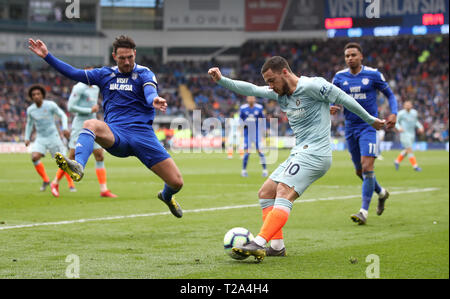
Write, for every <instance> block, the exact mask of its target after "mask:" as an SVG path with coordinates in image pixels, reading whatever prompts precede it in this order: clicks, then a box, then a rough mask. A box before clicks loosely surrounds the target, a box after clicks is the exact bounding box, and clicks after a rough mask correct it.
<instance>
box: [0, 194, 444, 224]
mask: <svg viewBox="0 0 450 299" xmlns="http://www.w3.org/2000/svg"><path fill="white" fill-rule="evenodd" d="M437 190H439V188H423V189H411V190H404V191H392V192H390V194H392V195H395V194H405V193H417V192H429V191H437ZM360 196H361V194H357V195H345V196H332V197H325V198H312V199H303V200H299V201H296V202H294V203H296V204H297V203H306V202H316V201H327V200H340V199H351V198H358V197H360ZM253 207H259V204H249V205H237V206H224V207H215V208H204V209H193V210H185V211H183V213H201V212H213V211H222V210H231V209H242V208H253ZM170 214H171V213H170V212H159V213H148V214H132V215H124V216H109V217H100V218H88V219H78V220H66V221H56V222H42V223H30V224H20V225H12V226H4V227H0V230H8V229H17V228H28V227H37V226H49V225H63V224H74V223H86V222H94V221H107V220H118V219H130V218H138V217H153V216H161V215H170Z"/></svg>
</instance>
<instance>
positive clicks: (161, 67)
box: [0, 35, 449, 142]
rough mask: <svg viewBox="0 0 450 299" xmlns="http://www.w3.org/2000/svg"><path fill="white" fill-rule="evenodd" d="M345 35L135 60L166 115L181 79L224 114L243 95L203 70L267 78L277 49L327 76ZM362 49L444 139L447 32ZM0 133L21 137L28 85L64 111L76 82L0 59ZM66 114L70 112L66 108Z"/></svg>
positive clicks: (198, 99) (373, 41)
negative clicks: (176, 58) (213, 54)
mask: <svg viewBox="0 0 450 299" xmlns="http://www.w3.org/2000/svg"><path fill="white" fill-rule="evenodd" d="M348 41H349V40H347V39H332V40H331V39H328V40H315V41H300V42H298V41H249V42H247V43H245V44H244V45H243V46H242V48H241V53H240V59H239V62H234V63H230V62H227V63H220V62H218V61H214V60H213V61H209V62H169V63H166V64H162V63H160V61H161V59H159V58H154V57H144V58H142V59H141V61H137V62H138V63H139V64H142V65H145V66H148V67H150V68H151V69H152V70H153V72H154V73H155V74H156V75H157V78H158V83H159V94H160V96H162V97H164V98H166V99H167V100H168V105H169V108H168V109H167V112H166V114H167V115H174V116H187V117H189V113H188V112H189V111H187V110H186V108H185V107H184V105H183V101H182V99H181V96H180V94H179V91H178V85H179V84H186V85H187V86H188V88H189V90H190V91H191V92H192V95H193V98H194V101H195V103H196V107H197V109H201V111H202V118H207V117H216V118H219V119H221V120H222V121H225V118H228V117H232V115H233V114H234V113H235V112H236V111H238V109H239V106H240V105H241V104H243V103H244V102H245V98H244V97H242V96H239V95H235V94H234V93H232V92H230V91H228V90H226V89H224V88H221V87H219V86H218V85H217V84H214V83H213V82H212V81H211V79H210V78H209V76H207V74H206V72H207V70H208V69H209V68H210V67H212V66H219V67H220V68H221V70H222V72H223V74H224V75H226V76H230V77H233V78H238V79H241V80H246V81H249V82H253V83H255V84H258V85H264V82H263V80H262V77H261V75H260V67H261V65H262V64H263V63H264V60H265V59H266V58H267V57H270V56H273V55H280V56H283V57H285V58H286V59H287V60H288V62H289V63H290V65H291V67H292V70H293V71H294V72H295V73H296V74H298V75H305V76H322V77H324V78H325V79H327V80H329V81H331V80H332V79H333V76H334V74H335V73H336V72H337V71H339V70H341V69H344V68H345V65H344V57H343V48H344V45H345V44H346V43H347V42H348ZM358 41H359V42H360V43H361V46H362V48H363V51H364V57H365V60H364V62H363V63H364V65H367V66H371V67H375V68H378V69H379V70H380V71H381V72H382V73H383V74H384V76H385V78H386V79H387V80H388V82H389V84H390V86H391V88H392V90H393V91H394V93H395V95H396V97H397V100H398V105H399V108H401V106H402V105H403V102H404V101H405V100H406V99H411V100H413V103H414V106H415V109H417V110H418V112H419V117H420V120H421V121H422V123H423V125H424V127H425V134H424V135H423V136H418V139H419V140H423V141H428V142H443V141H448V140H449V137H448V115H449V78H448V71H449V53H448V51H449V39H448V35H445V36H441V35H439V36H423V37H396V38H395V39H394V38H364V39H360V40H358ZM0 82H1V85H0V141H12V142H20V141H22V140H23V134H24V129H25V121H26V109H27V107H28V106H29V105H30V104H31V102H30V101H29V99H28V98H27V92H26V91H27V88H28V87H29V86H30V85H31V84H35V83H40V84H42V85H44V86H45V87H46V89H47V92H48V96H47V98H48V99H51V100H54V101H55V102H56V103H57V104H58V105H59V106H60V107H61V108H62V109H63V110H65V111H67V99H68V97H69V95H70V91H71V88H72V86H73V85H74V84H75V82H73V81H71V80H69V79H67V78H65V77H63V76H62V75H60V74H59V73H57V72H56V71H54V70H52V69H50V68H49V67H48V66H44V67H43V68H42V69H38V70H32V69H30V67H29V66H28V65H26V64H21V63H12V62H10V63H5V64H4V65H3V66H0ZM379 101H380V103H379V113H380V115H381V117H383V116H384V115H386V114H387V113H388V112H389V105H388V104H387V100H385V99H384V97H383V96H380V97H379ZM259 102H260V103H261V104H263V105H264V106H265V112H266V117H267V119H269V118H271V117H276V118H278V123H279V135H280V136H284V135H290V134H292V131H291V130H290V128H289V125H288V122H287V118H286V116H285V114H284V113H282V112H281V110H280V108H279V107H278V105H277V104H276V103H275V102H274V101H266V100H263V99H259ZM68 115H69V114H68ZM343 131H344V119H343V114H342V113H339V114H337V115H334V116H333V117H332V135H333V136H336V137H342V136H343ZM394 138H396V134H395V133H394V132H393V131H390V132H386V135H385V140H394Z"/></svg>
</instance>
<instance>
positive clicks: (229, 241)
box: [223, 227, 253, 260]
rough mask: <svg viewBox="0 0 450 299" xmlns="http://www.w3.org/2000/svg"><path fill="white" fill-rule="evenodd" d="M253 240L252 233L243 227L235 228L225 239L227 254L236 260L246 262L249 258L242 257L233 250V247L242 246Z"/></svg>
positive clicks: (224, 244)
mask: <svg viewBox="0 0 450 299" xmlns="http://www.w3.org/2000/svg"><path fill="white" fill-rule="evenodd" d="M252 240H253V235H252V233H251V232H250V231H249V230H248V229H246V228H243V227H235V228H232V229H230V230H229V231H228V232H227V233H226V234H225V237H224V238H223V247H224V249H225V252H226V253H227V254H228V255H229V256H231V257H232V258H234V259H236V260H244V259H246V258H247V257H248V256H240V255H237V254H235V253H233V251H232V250H231V249H232V248H233V247H237V246H242V245H244V244H245V243H248V242H250V241H252Z"/></svg>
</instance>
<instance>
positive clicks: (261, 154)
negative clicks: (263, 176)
mask: <svg viewBox="0 0 450 299" xmlns="http://www.w3.org/2000/svg"><path fill="white" fill-rule="evenodd" d="M258 154H259V159H260V160H261V165H262V168H263V169H266V157H265V156H264V154H263V153H262V152H258Z"/></svg>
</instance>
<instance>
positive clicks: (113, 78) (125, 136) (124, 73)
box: [29, 35, 183, 217]
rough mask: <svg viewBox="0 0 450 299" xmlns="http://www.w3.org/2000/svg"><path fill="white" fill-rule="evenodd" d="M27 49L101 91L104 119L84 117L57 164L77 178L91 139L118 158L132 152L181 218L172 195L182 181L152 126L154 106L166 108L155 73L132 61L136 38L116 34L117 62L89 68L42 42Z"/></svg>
mask: <svg viewBox="0 0 450 299" xmlns="http://www.w3.org/2000/svg"><path fill="white" fill-rule="evenodd" d="M29 49H30V50H31V51H33V52H34V53H35V54H36V55H38V56H40V57H42V58H43V59H44V60H45V61H46V62H47V63H48V64H50V65H51V66H52V67H53V68H55V69H56V70H57V71H59V72H60V73H61V74H63V75H65V76H67V77H68V78H70V79H72V80H75V81H78V82H83V83H85V84H87V85H97V86H98V87H99V88H100V90H101V92H102V95H103V110H104V119H105V121H104V122H103V121H100V120H97V119H89V120H87V121H85V122H84V124H83V130H82V132H81V133H80V136H79V137H78V140H77V144H76V149H75V160H70V159H68V158H66V157H65V156H64V155H62V154H57V155H56V162H57V164H58V166H59V167H60V168H61V169H63V170H65V171H66V172H67V173H69V174H70V175H71V177H72V178H73V179H74V180H75V181H79V180H81V178H82V177H83V174H84V167H85V165H86V162H87V160H88V158H89V156H90V155H91V154H92V152H93V147H94V142H96V143H98V144H99V145H100V146H101V147H103V148H104V149H106V150H107V151H108V152H109V153H110V154H112V155H114V156H116V157H128V156H136V157H137V158H138V159H139V160H140V161H141V162H142V163H143V164H144V165H145V166H146V167H147V168H149V169H150V170H152V171H153V172H154V173H156V174H157V175H158V176H159V177H160V178H161V179H162V180H163V181H164V182H165V185H164V189H163V190H162V191H161V192H159V193H158V198H159V199H160V200H162V201H163V202H164V203H165V204H167V206H168V207H169V209H170V211H171V212H172V214H173V215H174V216H176V217H181V216H182V215H183V212H182V210H181V208H180V206H179V205H178V203H177V202H176V201H175V199H174V197H173V194H175V193H177V192H178V191H179V190H180V189H181V187H182V186H183V179H182V176H181V173H180V171H179V170H178V167H177V166H176V164H175V162H174V161H173V159H172V158H171V157H170V155H169V154H168V153H167V151H166V150H165V149H164V147H163V146H162V145H161V144H160V143H159V141H158V139H157V138H156V135H155V132H154V131H153V128H152V124H153V119H154V115H155V109H159V110H161V111H165V110H166V108H167V103H166V100H165V99H163V98H161V97H159V96H158V93H157V86H158V84H157V82H156V77H155V75H154V74H153V72H152V71H150V69H148V68H147V67H144V66H140V65H138V64H136V63H135V58H136V44H135V43H134V41H133V40H132V39H131V38H130V37H128V36H123V35H121V36H119V37H117V38H116V39H115V41H114V43H113V52H112V56H113V58H114V60H115V61H116V63H117V65H116V66H114V67H102V68H95V69H92V70H82V69H77V68H74V67H72V66H71V65H68V64H66V63H65V62H63V61H61V60H59V59H57V58H56V57H54V56H53V55H52V54H51V53H49V51H48V50H47V46H46V45H45V44H44V43H43V42H42V41H40V40H37V41H34V40H33V39H29Z"/></svg>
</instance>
